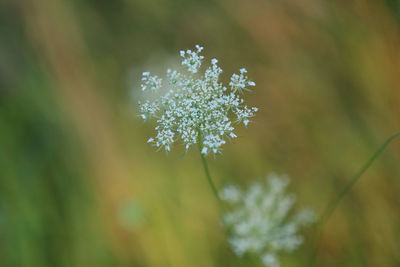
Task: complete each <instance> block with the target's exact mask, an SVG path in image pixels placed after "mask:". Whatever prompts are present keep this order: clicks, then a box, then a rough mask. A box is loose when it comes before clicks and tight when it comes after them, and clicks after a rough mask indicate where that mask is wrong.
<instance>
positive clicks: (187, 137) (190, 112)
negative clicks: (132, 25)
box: [139, 45, 257, 155]
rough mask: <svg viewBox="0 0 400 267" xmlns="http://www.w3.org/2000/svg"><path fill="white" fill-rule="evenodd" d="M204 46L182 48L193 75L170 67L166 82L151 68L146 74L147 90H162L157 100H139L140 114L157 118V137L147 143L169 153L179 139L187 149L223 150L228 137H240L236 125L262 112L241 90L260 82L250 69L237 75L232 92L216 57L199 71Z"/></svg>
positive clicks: (186, 64) (232, 79) (143, 88)
mask: <svg viewBox="0 0 400 267" xmlns="http://www.w3.org/2000/svg"><path fill="white" fill-rule="evenodd" d="M202 50H203V47H200V46H199V45H196V50H195V51H191V50H186V51H181V52H180V55H181V57H182V58H183V60H182V65H183V66H184V67H185V68H186V69H187V70H188V72H189V74H188V75H186V74H183V73H180V72H178V71H176V70H171V69H168V70H167V75H166V78H167V81H168V82H167V84H164V85H163V83H162V81H161V79H160V78H158V77H157V76H151V75H150V73H149V72H144V73H143V78H142V85H141V88H142V90H143V91H158V92H162V94H161V96H160V97H158V98H156V99H155V100H152V101H150V100H147V101H145V102H142V103H140V102H139V105H140V116H141V117H142V118H143V119H144V120H147V119H148V118H155V119H156V120H157V123H158V125H157V127H156V128H155V129H156V131H157V135H156V136H155V137H154V138H150V139H149V140H148V142H149V143H153V144H154V145H155V146H157V147H158V148H165V150H166V151H167V152H168V151H169V150H170V149H171V145H172V144H173V143H174V142H175V141H177V140H178V139H181V140H182V141H183V143H184V144H185V145H186V150H188V149H189V148H190V146H194V145H200V149H201V153H202V154H204V155H207V154H208V153H210V152H212V153H214V154H216V153H219V152H220V151H221V146H222V145H223V144H225V143H226V141H225V139H230V138H232V139H233V138H236V137H237V136H236V134H235V133H234V132H233V130H234V127H233V125H234V124H235V123H239V122H243V124H244V125H245V126H247V124H248V123H249V121H250V118H251V117H253V116H254V113H255V112H256V111H257V108H255V107H252V108H249V107H247V106H246V105H245V104H244V100H243V99H242V98H241V96H240V94H239V93H241V92H243V91H248V90H249V89H248V88H247V87H250V86H255V83H254V82H252V81H249V80H248V78H247V76H246V75H245V74H246V73H247V71H246V70H245V69H241V70H240V74H233V75H232V77H231V81H230V83H229V85H230V90H228V89H227V88H226V87H225V86H224V85H223V84H222V83H221V82H219V76H220V74H221V73H222V69H221V68H220V67H219V66H218V65H217V63H218V60H217V59H215V58H214V59H212V60H211V66H209V67H208V68H207V69H206V70H205V73H204V75H201V76H200V75H196V74H197V73H198V71H199V69H200V67H201V63H202V60H203V58H204V57H203V56H201V55H199V53H200V52H201V51H202ZM160 89H164V90H160Z"/></svg>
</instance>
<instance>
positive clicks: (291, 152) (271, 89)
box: [0, 0, 400, 267]
mask: <svg viewBox="0 0 400 267" xmlns="http://www.w3.org/2000/svg"><path fill="white" fill-rule="evenodd" d="M399 12H400V4H399V1H397V0H385V1H383V0H382V1H377V0H347V1H325V0H303V1H293V0H247V1H238V0H232V1H229V0H219V1H217V0H204V1H194V0H154V1H152V0H114V1H106V0H14V1H13V0H3V1H0V266H5V267H9V266H10V267H13V266H26V267H37V266H40V267H41V266H52V267H58V266H61V267H63V266H68V267H71V266H76V267H83V266H84V267H88V266H96V267H101V266H173V267H180V266H185V267H186V266H260V265H259V263H258V261H257V259H256V258H254V257H251V256H249V257H245V258H243V259H239V258H237V257H236V256H235V255H234V254H233V253H232V252H231V251H230V250H229V247H228V245H227V242H226V237H225V235H224V232H223V231H222V230H221V227H220V214H219V211H218V207H217V205H216V203H215V200H214V199H213V196H212V193H211V190H210V188H209V187H208V185H207V182H206V180H205V178H204V174H203V170H202V168H201V163H200V159H199V155H198V151H196V150H191V151H190V153H188V154H187V155H186V156H185V157H184V158H182V159H178V158H179V156H180V155H181V153H182V152H183V148H182V147H180V146H179V145H177V146H176V147H175V148H174V151H173V152H172V153H170V154H169V155H168V156H166V155H165V153H163V152H156V151H155V150H154V148H152V147H151V146H149V145H148V144H146V140H147V139H148V137H149V136H151V135H152V134H153V126H154V125H153V124H151V123H146V124H144V123H143V122H142V121H141V120H140V118H139V117H138V116H137V106H136V103H137V97H138V96H139V95H140V90H139V79H140V74H141V73H142V72H143V71H147V70H150V71H153V70H154V71H155V72H157V71H160V70H163V69H166V68H167V67H168V66H169V65H170V63H171V62H174V61H176V60H177V56H178V51H179V50H180V49H186V48H192V47H193V46H194V45H195V44H197V43H198V44H201V45H203V46H205V51H204V54H205V56H206V59H207V60H209V59H210V58H212V57H217V58H218V59H219V62H220V65H221V66H222V68H223V69H224V76H223V77H224V79H225V80H226V79H227V78H228V77H229V74H230V73H232V72H234V71H237V70H238V69H239V68H241V67H246V68H247V69H248V70H249V76H250V78H251V79H252V80H254V81H255V82H256V83H257V86H256V87H255V89H254V90H253V92H252V93H249V94H247V96H246V100H247V102H248V103H249V104H250V105H254V106H257V107H259V108H260V111H259V112H258V113H257V116H256V117H255V118H254V121H253V122H252V123H251V124H250V125H249V127H248V129H247V130H245V129H240V130H239V131H238V135H239V138H238V139H237V140H236V141H235V142H234V143H230V144H227V145H225V147H224V153H223V155H222V156H217V157H216V158H215V159H213V158H212V157H210V158H209V164H210V170H211V173H212V175H213V177H214V180H215V183H216V184H217V186H218V187H219V188H220V187H221V186H222V185H223V184H225V183H226V182H229V181H232V182H236V183H239V184H241V185H243V186H245V185H248V184H249V183H250V182H251V181H252V180H254V179H260V178H262V177H263V176H264V175H265V174H266V173H268V172H270V171H275V172H278V173H287V174H289V175H290V176H291V177H292V184H291V186H290V190H291V191H293V192H295V193H296V194H297V197H298V203H299V205H304V206H309V207H313V208H314V209H315V210H316V211H317V212H318V213H320V212H322V210H323V209H324V207H325V206H326V204H327V203H328V202H329V201H330V200H331V199H333V198H334V197H335V196H336V195H337V194H338V192H339V191H340V189H341V188H343V186H344V185H345V184H346V182H347V181H349V179H350V178H351V176H352V175H354V173H356V171H357V170H358V169H359V168H360V166H361V165H362V164H363V163H364V162H365V161H366V160H367V159H368V158H369V157H370V156H371V154H372V153H373V152H374V151H375V150H376V149H377V148H378V147H379V145H380V144H381V143H382V142H383V141H384V140H385V139H386V138H387V137H388V136H389V135H391V134H392V133H393V132H395V131H397V130H399V129H400V125H399V122H400V49H399V44H400V13H399ZM160 74H161V73H160ZM399 149H400V142H399V141H394V142H393V143H392V144H391V145H390V146H389V148H388V149H387V150H386V151H385V152H384V153H383V154H382V156H381V157H380V158H379V159H378V160H377V161H376V162H375V163H374V165H373V166H372V168H370V169H369V170H368V172H367V173H366V174H365V175H364V176H363V177H362V178H361V180H360V181H359V183H357V185H356V186H355V188H354V189H353V190H352V191H351V193H350V194H349V195H347V196H346V198H345V199H344V200H343V202H342V203H341V204H340V206H339V208H338V209H337V210H336V212H335V213H334V214H333V216H332V217H331V218H330V220H329V221H328V223H327V224H326V225H325V226H324V228H323V231H322V235H321V239H320V242H319V246H318V255H317V266H328V267H329V266H399V265H400V197H399V195H400V179H399V178H400V177H399V174H400V167H399V159H400V152H399ZM304 234H305V237H306V241H305V243H304V245H303V246H302V248H301V249H299V250H298V251H297V252H295V253H293V254H290V255H282V266H307V263H308V261H309V258H310V255H312V253H313V246H312V244H311V241H310V237H311V236H312V231H306V232H305V233H304Z"/></svg>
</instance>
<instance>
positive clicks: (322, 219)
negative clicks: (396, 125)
mask: <svg viewBox="0 0 400 267" xmlns="http://www.w3.org/2000/svg"><path fill="white" fill-rule="evenodd" d="M398 136H400V131H399V132H396V133H394V134H393V135H391V136H390V137H389V138H388V139H386V141H385V142H384V143H383V144H382V145H381V146H380V147H379V148H378V150H376V151H375V153H374V154H373V155H372V156H371V157H370V158H369V159H368V161H367V162H366V163H365V164H364V165H363V166H362V167H361V169H360V170H359V171H358V172H357V173H356V174H355V175H354V176H353V178H351V180H350V182H348V183H347V185H346V186H345V187H344V188H343V189H342V191H341V192H340V193H339V195H338V196H337V198H335V199H334V200H332V201H331V202H330V203H329V204H328V205H327V207H326V208H325V210H324V212H323V213H322V215H321V217H320V220H319V222H318V224H317V225H316V231H315V235H314V239H313V240H314V242H313V243H314V245H315V250H314V253H313V255H312V260H311V264H310V265H311V266H314V264H315V260H316V254H317V251H318V246H317V245H318V240H319V236H320V234H321V229H322V226H323V225H324V223H325V222H326V221H327V220H328V219H329V218H330V216H331V215H332V214H333V212H334V211H335V210H336V208H337V207H338V205H339V204H340V202H341V201H342V199H343V198H344V197H345V196H346V194H347V193H348V192H349V191H350V189H351V188H352V187H353V186H354V185H355V184H356V183H357V181H358V180H359V179H360V177H361V176H362V175H363V174H364V172H365V171H367V170H368V168H369V167H370V166H371V165H372V163H373V162H374V161H375V160H376V159H377V158H378V157H379V156H380V154H381V153H382V152H383V151H384V150H385V149H386V147H387V146H388V145H389V144H390V142H392V141H393V139H395V138H396V137H398Z"/></svg>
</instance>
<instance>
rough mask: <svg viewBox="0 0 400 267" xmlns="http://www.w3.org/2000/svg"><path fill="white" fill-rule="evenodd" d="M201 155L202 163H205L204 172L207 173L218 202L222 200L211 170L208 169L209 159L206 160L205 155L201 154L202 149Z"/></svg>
mask: <svg viewBox="0 0 400 267" xmlns="http://www.w3.org/2000/svg"><path fill="white" fill-rule="evenodd" d="M200 156H201V163H202V164H203V168H204V172H205V174H206V178H207V181H208V184H209V185H210V187H211V189H212V191H213V193H214V196H215V197H216V198H217V200H218V202H221V199H220V198H219V195H218V190H217V188H216V187H215V185H214V183H213V181H212V179H211V175H210V171H209V170H208V164H207V160H206V158H205V156H204V155H203V154H201V151H200Z"/></svg>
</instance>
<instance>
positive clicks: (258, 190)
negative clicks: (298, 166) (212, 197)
mask: <svg viewBox="0 0 400 267" xmlns="http://www.w3.org/2000/svg"><path fill="white" fill-rule="evenodd" d="M288 184H289V178H288V177H287V176H278V175H276V174H275V173H271V174H269V175H268V177H267V180H266V185H265V184H263V183H260V182H255V183H253V184H252V185H251V186H250V187H249V188H248V189H247V191H242V190H240V189H239V188H238V187H237V186H235V185H229V186H226V187H224V188H223V190H222V191H221V192H220V197H221V199H222V200H224V201H226V202H227V203H229V204H230V205H231V206H232V211H230V212H228V213H226V214H225V215H224V217H223V224H224V226H225V227H227V228H228V229H230V231H231V236H230V238H229V243H230V245H231V247H232V249H233V251H234V252H235V254H236V255H238V256H242V255H244V254H245V253H253V254H256V255H259V256H260V258H261V260H262V262H263V264H264V265H265V266H269V267H278V266H279V259H278V255H277V254H278V252H279V251H286V252H291V251H293V250H295V249H296V248H297V247H299V246H300V244H301V243H302V241H303V237H302V236H301V235H299V234H298V231H299V229H300V227H302V226H306V225H308V224H310V223H312V222H313V221H314V220H315V215H314V212H313V211H311V210H309V209H303V210H300V211H297V212H295V213H293V212H291V210H292V207H293V204H294V203H295V197H294V196H293V195H288V194H286V192H285V191H286V188H287V186H288Z"/></svg>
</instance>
